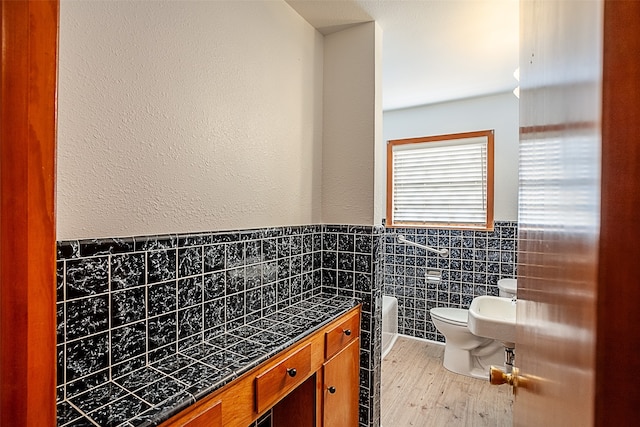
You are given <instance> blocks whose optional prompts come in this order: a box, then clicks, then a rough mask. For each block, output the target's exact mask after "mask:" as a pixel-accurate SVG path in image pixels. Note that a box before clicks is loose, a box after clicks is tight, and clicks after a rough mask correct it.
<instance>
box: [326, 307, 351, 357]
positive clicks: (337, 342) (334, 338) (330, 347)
mask: <svg viewBox="0 0 640 427" xmlns="http://www.w3.org/2000/svg"><path fill="white" fill-rule="evenodd" d="M359 335H360V316H358V315H355V316H351V317H350V318H348V319H346V320H345V321H344V322H341V323H340V324H339V325H338V326H336V327H335V328H333V329H331V330H329V331H327V332H325V334H324V341H325V343H324V352H325V353H324V357H325V359H329V358H331V357H332V356H333V355H334V354H336V353H337V352H339V351H340V350H341V349H343V348H344V347H345V346H346V345H347V344H349V343H350V342H352V341H353V340H355V339H356V338H358V336H359Z"/></svg>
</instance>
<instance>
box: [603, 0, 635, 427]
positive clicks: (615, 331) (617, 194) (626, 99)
mask: <svg viewBox="0 0 640 427" xmlns="http://www.w3.org/2000/svg"><path fill="white" fill-rule="evenodd" d="M639 26H640V2H638V1H636V0H631V1H629V0H627V1H621V0H605V4H604V32H603V33H604V37H603V64H604V67H603V76H602V77H603V79H602V86H603V87H602V178H601V196H600V197H601V202H600V205H601V206H600V240H599V242H600V246H599V255H598V305H597V313H596V318H597V333H596V336H597V344H596V375H595V376H596V378H595V380H596V381H595V382H596V387H595V417H594V418H595V425H596V426H612V425H632V424H634V423H635V422H637V420H638V417H639V416H640V406H639V405H638V402H640V390H638V386H637V385H636V384H635V381H633V378H634V375H635V374H637V373H638V372H640V356H638V342H637V340H638V338H639V337H640V333H639V332H638V325H640V310H638V307H637V304H638V302H639V301H640V286H638V283H639V281H638V274H639V270H638V268H639V266H638V260H640V240H639V236H640V225H639V222H638V207H639V206H640V186H639V184H638V183H640V144H638V138H640V59H639V58H638V55H637V52H640V31H638V28H639ZM631 52H635V54H632V53H631Z"/></svg>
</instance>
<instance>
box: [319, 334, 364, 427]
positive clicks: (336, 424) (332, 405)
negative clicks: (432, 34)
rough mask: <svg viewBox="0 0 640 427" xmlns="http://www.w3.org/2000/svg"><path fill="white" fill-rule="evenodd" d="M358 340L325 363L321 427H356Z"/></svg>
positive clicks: (323, 368)
mask: <svg viewBox="0 0 640 427" xmlns="http://www.w3.org/2000/svg"><path fill="white" fill-rule="evenodd" d="M359 368H360V339H356V340H355V341H353V342H351V343H350V344H349V345H347V346H346V347H345V348H344V349H342V350H341V351H340V352H339V353H338V354H336V355H335V356H334V357H332V358H331V359H330V360H328V361H327V362H326V363H325V364H324V366H323V367H322V372H323V380H324V381H323V391H324V393H323V405H322V420H323V421H322V426H323V427H358V401H359V398H360V387H359V381H360V378H359Z"/></svg>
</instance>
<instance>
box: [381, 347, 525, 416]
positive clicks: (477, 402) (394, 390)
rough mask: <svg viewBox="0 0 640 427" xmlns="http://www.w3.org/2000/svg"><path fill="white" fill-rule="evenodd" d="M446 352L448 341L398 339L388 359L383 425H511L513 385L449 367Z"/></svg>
mask: <svg viewBox="0 0 640 427" xmlns="http://www.w3.org/2000/svg"><path fill="white" fill-rule="evenodd" d="M443 353H444V346H442V345H438V344H432V343H429V342H424V341H419V340H414V339H410V338H406V337H402V336H401V337H398V340H397V341H396V343H395V344H394V346H393V348H392V349H391V351H390V352H389V354H387V357H385V358H384V360H383V361H382V409H381V416H382V427H410V426H416V427H440V426H443V427H444V426H447V427H459V426H469V427H482V426H487V427H489V426H490V427H497V426H499V427H507V426H509V427H510V426H511V425H512V407H513V395H512V393H511V390H510V388H509V387H508V386H506V385H501V386H492V385H490V384H489V381H488V380H487V381H484V380H479V379H475V378H471V377H467V376H464V375H458V374H454V373H452V372H449V371H447V370H446V369H445V368H444V367H443V366H442V355H443Z"/></svg>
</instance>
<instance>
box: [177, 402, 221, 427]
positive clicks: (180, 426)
mask: <svg viewBox="0 0 640 427" xmlns="http://www.w3.org/2000/svg"><path fill="white" fill-rule="evenodd" d="M172 425H173V426H175V427H222V401H220V400H218V401H215V402H213V404H211V405H208V404H207V405H203V406H201V407H200V408H198V409H196V410H194V411H190V412H189V413H187V414H185V415H184V416H183V417H181V418H180V419H178V420H176V421H175V422H174V424H172Z"/></svg>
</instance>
